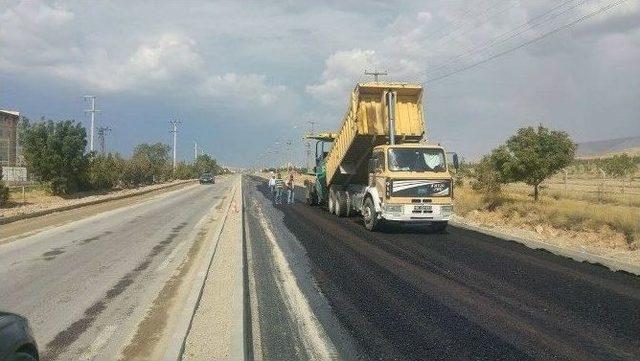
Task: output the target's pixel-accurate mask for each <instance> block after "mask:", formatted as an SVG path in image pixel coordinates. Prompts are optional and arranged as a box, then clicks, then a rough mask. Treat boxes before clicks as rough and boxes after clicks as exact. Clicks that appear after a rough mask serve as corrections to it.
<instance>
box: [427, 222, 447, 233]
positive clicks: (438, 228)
mask: <svg viewBox="0 0 640 361" xmlns="http://www.w3.org/2000/svg"><path fill="white" fill-rule="evenodd" d="M447 224H449V222H447V221H444V222H434V223H432V224H431V225H430V229H431V230H432V231H433V232H435V233H442V232H444V230H445V229H447Z"/></svg>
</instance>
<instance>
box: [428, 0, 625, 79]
mask: <svg viewBox="0 0 640 361" xmlns="http://www.w3.org/2000/svg"><path fill="white" fill-rule="evenodd" d="M626 1H627V0H620V1H616V2H614V3H610V4H609V5H606V6H603V7H601V8H599V9H598V10H595V11H592V12H590V13H589V14H587V15H585V16H583V17H581V18H578V19H577V20H574V21H572V22H570V23H568V24H566V25H563V26H561V27H559V28H555V29H553V30H550V31H548V32H546V33H544V34H542V35H540V36H538V37H536V38H533V39H531V40H529V41H526V42H524V43H522V44H520V45H518V46H516V47H513V48H510V49H507V50H505V51H502V52H499V53H497V54H495V55H492V56H490V57H488V58H486V59H483V60H480V61H478V62H476V63H473V64H470V65H467V66H465V67H462V68H460V69H458V70H456V71H453V72H450V73H447V74H444V75H442V76H438V77H435V78H431V79H427V80H426V81H425V83H431V82H434V81H437V80H441V79H445V78H448V77H450V76H452V75H455V74H458V73H460V72H463V71H465V70H469V69H472V68H475V67H477V66H478V65H481V64H484V63H486V62H489V61H491V60H493V59H496V58H499V57H501V56H503V55H506V54H509V53H512V52H514V51H516V50H518V49H521V48H524V47H525V46H529V45H531V44H533V43H537V42H538V41H540V40H542V39H544V38H547V37H548V36H550V35H553V34H555V33H558V32H560V31H563V30H566V29H568V28H570V27H573V26H575V25H576V24H578V23H580V22H582V21H584V20H587V19H589V18H592V17H594V16H597V15H599V14H602V13H604V12H606V11H608V10H609V9H611V8H613V7H616V6H618V5H620V4H622V3H624V2H626Z"/></svg>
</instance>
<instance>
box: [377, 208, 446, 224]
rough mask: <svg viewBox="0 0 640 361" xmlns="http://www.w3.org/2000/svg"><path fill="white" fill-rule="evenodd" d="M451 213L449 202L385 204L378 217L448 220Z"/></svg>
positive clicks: (416, 221)
mask: <svg viewBox="0 0 640 361" xmlns="http://www.w3.org/2000/svg"><path fill="white" fill-rule="evenodd" d="M452 213H453V205H451V204H430V205H425V204H419V205H418V204H385V205H383V206H382V212H381V213H380V218H382V219H384V220H387V221H392V222H402V223H427V224H428V223H433V222H448V221H449V219H450V218H451V214H452Z"/></svg>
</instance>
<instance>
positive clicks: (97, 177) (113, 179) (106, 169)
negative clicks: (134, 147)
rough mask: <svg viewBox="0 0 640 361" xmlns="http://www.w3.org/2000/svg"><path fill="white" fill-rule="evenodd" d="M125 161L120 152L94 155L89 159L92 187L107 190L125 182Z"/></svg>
mask: <svg viewBox="0 0 640 361" xmlns="http://www.w3.org/2000/svg"><path fill="white" fill-rule="evenodd" d="M125 162H126V161H125V160H124V159H122V157H120V155H119V154H112V153H109V154H107V155H97V154H96V155H93V156H92V157H91V159H90V160H89V170H88V180H89V184H90V185H91V188H93V189H99V190H106V189H111V188H114V187H116V186H117V185H118V184H119V183H124V179H123V174H124V168H125Z"/></svg>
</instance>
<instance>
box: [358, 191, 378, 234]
mask: <svg viewBox="0 0 640 361" xmlns="http://www.w3.org/2000/svg"><path fill="white" fill-rule="evenodd" d="M362 219H363V220H364V226H365V228H366V229H368V230H370V231H377V230H378V229H379V228H380V220H379V219H378V217H377V215H376V207H375V206H374V205H373V200H372V199H371V197H367V198H366V199H365V200H364V206H363V207H362Z"/></svg>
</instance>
